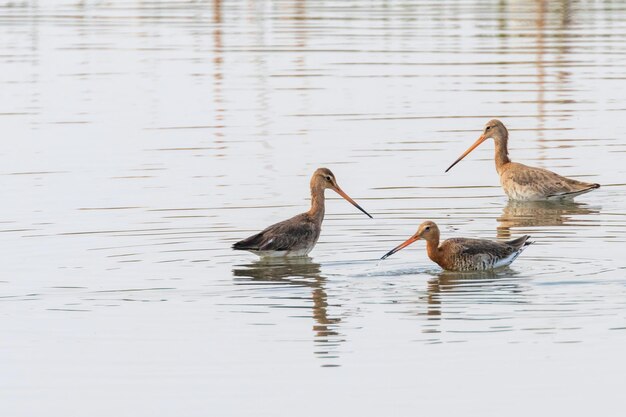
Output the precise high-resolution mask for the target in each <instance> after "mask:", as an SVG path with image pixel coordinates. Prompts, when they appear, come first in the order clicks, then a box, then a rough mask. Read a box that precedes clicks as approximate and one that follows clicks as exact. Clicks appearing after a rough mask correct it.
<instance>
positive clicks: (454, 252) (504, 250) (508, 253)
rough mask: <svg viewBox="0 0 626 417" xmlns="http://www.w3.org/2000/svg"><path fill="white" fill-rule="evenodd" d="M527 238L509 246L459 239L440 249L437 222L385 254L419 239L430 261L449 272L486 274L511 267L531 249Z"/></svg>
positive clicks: (450, 241) (515, 240) (516, 240)
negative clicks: (423, 242)
mask: <svg viewBox="0 0 626 417" xmlns="http://www.w3.org/2000/svg"><path fill="white" fill-rule="evenodd" d="M528 238H530V236H528V235H525V236H522V237H519V238H517V239H514V240H509V241H507V242H495V241H493V240H486V239H466V238H455V239H448V240H445V241H444V242H443V243H442V244H441V245H439V228H438V227H437V225H436V224H435V222H431V221H426V222H424V223H422V224H420V227H419V228H418V229H417V232H416V233H415V234H414V235H413V236H411V237H410V238H408V239H407V240H406V241H405V242H404V243H402V244H400V245H398V246H396V247H395V248H393V249H392V250H390V251H389V252H387V253H386V254H385V256H383V257H382V258H381V259H385V258H387V257H389V256H391V255H393V254H394V253H396V252H398V251H399V250H400V249H402V248H405V247H407V246H409V245H410V244H411V243H413V242H415V241H416V240H419V239H424V240H425V241H426V250H427V251H428V257H429V258H430V259H431V260H432V261H433V262H435V263H437V264H438V265H439V266H440V267H442V268H443V269H446V270H448V271H485V270H489V269H494V268H500V267H503V266H507V265H510V264H511V262H513V261H514V260H515V258H517V257H518V256H519V254H520V253H522V251H523V250H524V249H525V248H526V246H528V245H530V243H531V242H528Z"/></svg>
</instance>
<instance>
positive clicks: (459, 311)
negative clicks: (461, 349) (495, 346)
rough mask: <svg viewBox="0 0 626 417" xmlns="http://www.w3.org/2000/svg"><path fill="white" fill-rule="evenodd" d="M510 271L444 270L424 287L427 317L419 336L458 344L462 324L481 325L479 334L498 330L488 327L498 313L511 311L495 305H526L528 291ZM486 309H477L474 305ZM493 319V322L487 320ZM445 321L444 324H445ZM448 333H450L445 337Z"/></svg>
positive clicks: (496, 319) (430, 341)
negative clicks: (422, 335)
mask: <svg viewBox="0 0 626 417" xmlns="http://www.w3.org/2000/svg"><path fill="white" fill-rule="evenodd" d="M517 275H518V273H517V272H515V271H514V270H513V269H510V268H504V269H500V270H490V271H477V272H450V271H443V272H441V273H439V274H436V275H435V277H433V278H432V279H430V280H428V283H427V288H426V295H425V301H426V312H425V313H421V314H424V315H425V316H426V317H427V322H426V324H425V326H424V327H423V329H422V333H423V334H425V335H428V336H427V339H425V340H424V341H426V342H429V343H441V342H444V341H448V340H452V339H451V338H454V341H459V340H457V339H456V338H457V337H459V334H458V332H455V330H458V328H459V327H460V326H457V325H456V324H457V323H458V324H459V325H460V324H462V323H468V322H471V323H472V325H473V326H475V325H482V324H484V325H485V326H488V327H485V328H484V329H481V331H484V332H489V331H500V330H494V329H492V328H491V326H493V323H494V321H493V320H495V321H496V322H497V321H498V320H499V319H501V318H502V316H500V314H508V313H507V312H509V311H510V309H509V308H508V307H507V308H504V309H501V308H499V307H498V305H511V304H526V303H528V300H527V299H526V298H527V296H526V294H525V292H526V290H527V288H526V287H525V285H524V280H523V279H522V278H521V277H519V276H517ZM479 305H481V306H485V307H484V308H483V307H481V308H477V306H479ZM489 319H492V320H489ZM444 322H447V323H446V324H445V325H444ZM446 329H447V330H449V331H450V332H451V333H450V334H446V333H447V331H446Z"/></svg>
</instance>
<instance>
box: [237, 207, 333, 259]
mask: <svg viewBox="0 0 626 417" xmlns="http://www.w3.org/2000/svg"><path fill="white" fill-rule="evenodd" d="M320 231H321V227H320V225H319V224H317V222H316V221H315V219H314V218H312V217H311V216H309V214H308V213H302V214H298V215H297V216H294V217H292V218H290V219H287V220H284V221H282V222H279V223H275V224H273V225H271V226H269V227H267V228H266V229H264V230H263V231H261V232H259V233H257V234H255V235H252V236H250V237H248V238H246V239H243V240H241V241H239V242H237V243H235V244H234V245H233V249H236V250H246V251H249V252H253V253H256V254H257V255H260V256H285V255H292V256H293V255H296V256H304V255H306V254H308V253H309V252H310V251H311V250H312V249H313V247H314V246H315V243H317V240H318V239H319V235H320Z"/></svg>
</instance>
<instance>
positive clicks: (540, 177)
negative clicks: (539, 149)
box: [500, 162, 600, 200]
mask: <svg viewBox="0 0 626 417" xmlns="http://www.w3.org/2000/svg"><path fill="white" fill-rule="evenodd" d="M500 183H501V184H502V188H503V189H504V191H505V192H506V194H507V195H508V196H509V198H511V199H513V200H545V199H552V198H571V197H575V196H577V195H580V194H584V193H586V192H589V191H591V190H593V189H596V188H599V187H600V184H594V183H589V182H583V181H577V180H574V179H571V178H567V177H563V176H561V175H559V174H556V173H554V172H552V171H549V170H547V169H543V168H536V167H530V166H528V165H524V164H520V163H517V162H509V163H508V164H506V165H505V166H504V167H503V168H502V170H501V172H500Z"/></svg>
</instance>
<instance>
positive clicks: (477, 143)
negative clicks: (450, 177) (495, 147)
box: [446, 135, 487, 172]
mask: <svg viewBox="0 0 626 417" xmlns="http://www.w3.org/2000/svg"><path fill="white" fill-rule="evenodd" d="M485 139H487V137H485V135H480V137H479V138H478V140H477V141H476V142H474V144H473V145H472V146H470V147H469V148H468V149H467V150H466V151H465V152H463V155H461V156H459V158H458V159H457V160H456V161H454V163H453V164H452V165H450V166H449V167H448V169H446V172H448V171H450V170H451V169H452V167H453V166H455V165H456V164H458V163H459V162H461V159H463V158H465V157H466V156H467V155H468V154H469V153H470V152H472V151H473V150H474V149H476V148H477V147H478V145H480V144H481V143H483V142H484V141H485Z"/></svg>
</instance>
